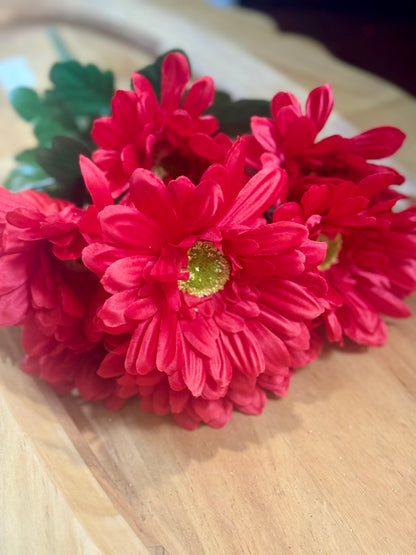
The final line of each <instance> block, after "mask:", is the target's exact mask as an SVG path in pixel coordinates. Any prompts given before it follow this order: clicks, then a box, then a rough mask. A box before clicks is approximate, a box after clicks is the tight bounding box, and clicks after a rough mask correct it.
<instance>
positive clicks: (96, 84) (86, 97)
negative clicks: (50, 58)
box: [47, 60, 114, 117]
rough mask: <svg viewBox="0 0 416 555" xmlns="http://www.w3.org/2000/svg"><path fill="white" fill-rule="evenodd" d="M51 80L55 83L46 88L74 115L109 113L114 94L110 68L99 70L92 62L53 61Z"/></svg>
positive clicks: (51, 95) (49, 94)
mask: <svg viewBox="0 0 416 555" xmlns="http://www.w3.org/2000/svg"><path fill="white" fill-rule="evenodd" d="M50 79H51V81H52V83H53V84H54V85H55V87H54V89H53V90H51V91H48V95H47V98H48V100H49V102H50V101H51V97H52V98H53V99H54V100H55V101H59V102H62V104H64V105H65V106H66V108H67V109H68V110H69V111H70V112H71V114H72V115H73V116H94V117H97V116H102V115H108V114H109V113H110V103H111V98H112V96H113V94H114V77H113V74H112V72H111V71H100V70H99V69H98V68H97V67H96V66H95V65H93V64H89V65H86V66H82V65H81V64H80V63H79V62H77V61H75V60H70V61H69V62H59V63H56V64H54V66H53V67H52V69H51V72H50Z"/></svg>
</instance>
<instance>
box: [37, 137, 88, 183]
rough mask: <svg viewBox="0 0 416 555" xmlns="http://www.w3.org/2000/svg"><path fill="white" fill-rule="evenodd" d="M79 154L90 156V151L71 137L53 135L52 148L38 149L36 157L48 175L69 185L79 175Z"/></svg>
mask: <svg viewBox="0 0 416 555" xmlns="http://www.w3.org/2000/svg"><path fill="white" fill-rule="evenodd" d="M80 154H83V155H84V156H91V151H90V149H89V148H88V147H87V146H86V145H85V144H83V143H81V142H80V141H78V140H76V139H73V138H71V137H54V139H53V141H52V148H41V149H39V151H38V153H37V156H36V159H37V162H38V164H39V165H40V166H41V168H43V170H44V171H45V172H46V173H47V174H48V175H49V176H51V177H53V178H54V179H55V180H56V181H59V182H60V183H62V184H63V185H66V186H69V187H71V186H72V185H73V184H74V182H75V181H77V180H78V179H79V178H80V177H81V168H80V165H79V156H80Z"/></svg>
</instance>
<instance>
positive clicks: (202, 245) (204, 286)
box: [178, 241, 230, 297]
mask: <svg viewBox="0 0 416 555" xmlns="http://www.w3.org/2000/svg"><path fill="white" fill-rule="evenodd" d="M186 271H187V272H189V279H187V280H179V281H178V287H179V289H180V290H181V291H184V292H186V293H189V294H190V295H194V296H195V297H206V296H207V295H213V294H214V293H216V292H217V291H220V290H221V289H223V288H224V285H225V284H226V283H227V281H228V279H229V277H230V263H229V262H228V260H227V259H226V257H225V256H224V255H223V254H222V252H221V251H219V250H218V249H217V247H216V246H215V245H214V244H213V243H211V241H196V243H195V244H194V246H193V247H191V248H190V249H189V251H188V267H187V268H186Z"/></svg>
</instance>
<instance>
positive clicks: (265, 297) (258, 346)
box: [83, 143, 326, 423]
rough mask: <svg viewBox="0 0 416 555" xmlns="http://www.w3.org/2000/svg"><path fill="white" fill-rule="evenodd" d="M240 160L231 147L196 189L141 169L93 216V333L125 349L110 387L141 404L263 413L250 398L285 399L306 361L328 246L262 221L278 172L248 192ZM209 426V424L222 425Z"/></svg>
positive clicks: (280, 185)
mask: <svg viewBox="0 0 416 555" xmlns="http://www.w3.org/2000/svg"><path fill="white" fill-rule="evenodd" d="M244 156H245V155H244V150H243V149H242V145H241V144H240V143H237V144H236V146H235V147H234V148H233V149H232V150H231V151H230V153H229V155H228V157H227V159H226V162H225V164H224V165H222V164H214V165H212V166H210V167H209V168H208V169H207V170H206V172H205V173H204V174H203V176H202V178H201V181H200V182H199V183H195V184H194V183H192V182H191V181H190V179H189V178H187V177H184V176H182V177H180V178H178V179H175V180H171V181H170V182H169V183H168V184H167V185H165V183H164V182H163V181H162V180H161V179H160V178H159V177H157V176H156V175H155V174H153V173H151V172H150V171H148V170H144V169H138V170H136V171H135V172H134V174H133V175H132V178H131V181H130V199H131V203H130V204H129V205H127V206H126V205H112V204H110V205H107V206H105V207H104V208H103V209H102V210H101V211H100V212H99V214H98V219H99V222H100V225H101V228H102V238H101V241H95V242H92V243H91V244H90V245H89V246H88V247H86V248H85V249H84V251H83V261H84V264H85V265H86V266H87V267H88V268H89V269H90V270H91V271H93V272H95V273H96V274H97V276H98V277H99V278H100V281H101V283H102V285H103V287H104V289H105V290H106V291H107V293H108V294H109V298H108V299H107V300H106V301H105V302H104V303H103V305H102V307H101V308H100V309H99V310H98V312H97V317H98V322H99V324H100V326H101V329H102V330H103V332H105V333H106V334H109V335H111V334H112V335H115V336H117V335H120V336H122V337H125V336H126V335H127V336H128V337H129V339H128V342H127V343H126V345H125V347H124V353H122V354H121V355H119V356H121V357H122V359H123V357H124V361H123V362H122V368H123V370H122V375H121V376H120V377H119V381H120V383H124V381H123V380H125V379H127V381H128V385H129V386H133V390H134V388H137V391H138V392H139V393H140V396H141V397H142V398H144V397H146V398H149V395H150V397H151V398H154V391H149V389H147V391H146V393H147V395H145V392H144V391H143V390H142V389H141V388H143V387H153V388H155V387H156V389H158V390H159V389H160V387H162V388H166V387H168V388H170V389H171V390H173V391H175V392H188V394H190V395H191V396H192V398H194V399H201V401H198V406H199V407H201V406H204V407H208V406H210V407H211V408H212V410H214V412H215V410H216V409H215V407H216V406H217V408H218V407H219V406H222V407H224V406H225V405H227V403H228V404H229V403H232V404H233V405H235V406H237V407H238V408H240V409H241V410H244V407H247V411H252V410H254V409H253V408H252V407H253V406H254V404H257V406H258V407H259V408H258V409H257V410H261V408H262V407H263V405H264V401H265V397H264V396H263V397H262V399H263V401H259V390H260V389H261V388H264V389H269V390H271V391H273V392H275V393H277V394H281V393H282V392H284V391H285V390H286V383H287V381H288V378H289V376H290V372H291V370H290V369H291V368H292V367H293V365H294V364H293V361H292V358H293V359H294V360H298V357H297V353H298V352H304V351H305V352H306V351H309V350H310V335H309V328H308V324H309V322H310V321H312V320H313V319H314V318H316V317H317V316H318V315H319V314H321V313H322V311H323V305H322V301H321V298H322V296H323V295H324V294H325V282H324V280H322V279H320V278H319V276H318V275H317V273H316V267H317V265H318V264H319V263H320V262H322V260H323V258H324V256H325V251H326V246H325V245H323V243H319V242H316V241H311V240H309V239H308V237H307V235H308V231H307V229H306V227H305V226H304V225H302V224H298V223H294V222H287V221H282V222H278V221H276V222H275V223H273V224H266V223H265V222H264V219H261V215H262V214H263V212H264V211H265V210H266V209H267V208H269V207H270V206H271V205H273V204H274V203H275V202H276V201H277V199H278V198H279V197H280V195H281V192H282V191H283V190H284V189H285V186H286V176H285V172H283V171H282V170H279V169H265V170H263V171H260V172H258V173H257V174H256V175H255V176H254V177H252V178H251V179H250V180H249V181H248V182H247V183H246V181H245V177H244ZM242 183H243V184H244V185H242ZM196 185H197V186H196ZM87 186H88V182H87ZM108 356H109V357H112V355H111V354H109V355H108ZM119 366H120V365H119ZM110 372H111V370H110ZM124 375H126V378H124ZM128 376H130V377H128ZM275 377H276V379H274V378H275ZM132 382H133V383H132ZM260 384H261V385H260ZM282 384H285V385H284V386H282ZM261 395H263V394H260V396H261ZM254 397H255V398H256V399H257V401H256V403H253V398H254ZM219 400H221V402H220V403H205V401H207V402H208V401H209V402H211V401H219ZM149 402H150V401H149ZM192 403H194V401H192ZM192 403H191V404H192ZM192 406H193V404H192ZM227 406H228V405H227ZM248 407H250V408H248ZM260 407H261V408H260ZM201 410H202V409H201ZM208 412H209V411H208ZM228 412H229V411H228ZM228 412H227V414H228ZM207 414H208V413H207ZM215 418H216V417H215V415H213V414H211V413H210V412H209V416H207V417H206V421H208V420H209V421H210V422H213V421H217V422H220V421H221V422H223V423H225V422H224V418H219V417H218V418H219V420H216V419H215Z"/></svg>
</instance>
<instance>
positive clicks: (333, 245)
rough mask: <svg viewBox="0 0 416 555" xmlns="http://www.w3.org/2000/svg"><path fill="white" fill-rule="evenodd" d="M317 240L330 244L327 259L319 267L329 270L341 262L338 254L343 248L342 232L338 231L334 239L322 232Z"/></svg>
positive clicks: (322, 269)
mask: <svg viewBox="0 0 416 555" xmlns="http://www.w3.org/2000/svg"><path fill="white" fill-rule="evenodd" d="M316 240H317V241H322V242H323V243H326V244H327V245H328V249H327V251H326V256H325V260H324V261H323V262H322V264H320V265H319V266H318V268H319V269H320V270H321V271H322V272H324V271H325V270H328V269H329V268H330V267H331V266H333V265H334V264H337V262H339V260H338V256H339V253H340V252H341V249H342V235H341V233H337V234H336V235H335V237H334V239H330V238H329V237H327V236H326V235H324V234H323V233H320V234H319V235H318V237H317V239H316Z"/></svg>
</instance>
